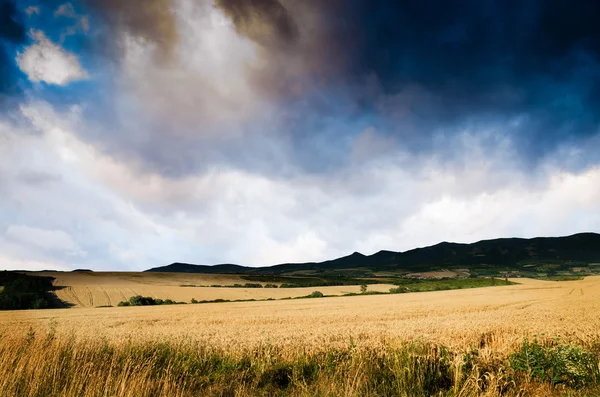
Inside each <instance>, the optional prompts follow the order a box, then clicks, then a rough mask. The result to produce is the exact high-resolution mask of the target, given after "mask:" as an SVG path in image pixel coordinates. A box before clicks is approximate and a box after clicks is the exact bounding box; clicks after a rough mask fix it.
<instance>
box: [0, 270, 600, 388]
mask: <svg viewBox="0 0 600 397" xmlns="http://www.w3.org/2000/svg"><path fill="white" fill-rule="evenodd" d="M516 281H518V282H521V283H522V284H520V285H513V286H503V287H490V288H478V289H468V290H454V291H439V292H428V293H414V294H400V295H374V296H355V297H340V298H323V299H306V300H290V301H263V302H239V303H220V304H203V305H177V306H155V307H124V308H102V309H99V308H95V309H92V308H82V309H63V310H39V311H21V312H2V313H0V334H2V335H3V336H2V338H1V339H0V368H1V370H0V379H9V378H5V377H9V375H11V374H19V379H22V380H21V381H19V382H21V383H19V382H16V381H8V380H4V381H0V390H16V391H14V393H12V394H9V395H17V396H20V395H23V396H24V395H57V396H58V395H65V396H76V395H77V396H88V395H89V396H100V395H119V396H120V395H132V396H138V395H140V396H143V395H165V396H167V395H169V396H171V395H173V396H175V395H181V396H187V395H240V396H245V395H263V394H264V395H274V394H275V395H276V394H278V393H279V392H281V393H283V391H281V390H279V389H277V390H275V391H273V390H271V389H269V388H268V387H267V388H266V389H265V388H263V386H261V385H263V383H264V382H263V381H264V379H263V378H264V377H265V376H267V375H265V373H266V374H269V373H271V372H269V371H278V369H277V368H279V367H280V366H282V365H283V366H284V367H285V368H288V370H289V373H287V372H286V373H287V375H286V376H287V377H288V378H289V379H288V378H286V379H288V380H289V381H290V382H291V383H290V385H292V386H289V388H287V386H286V388H284V389H285V390H284V389H282V390H284V391H285V393H284V394H285V395H306V396H309V395H324V396H325V395H331V396H337V395H348V396H354V395H356V396H359V395H407V396H409V395H410V396H412V395H429V394H427V390H429V391H430V394H436V395H438V392H435V393H433V391H432V390H433V389H427V388H426V386H422V389H419V390H424V391H422V393H421V394H419V393H417V392H416V391H414V390H413V392H410V391H406V390H409V388H410V384H411V382H416V383H415V384H418V385H421V384H424V383H423V382H425V381H426V379H425V378H426V377H427V376H430V375H431V374H433V375H431V376H434V375H435V376H434V378H435V377H436V376H438V375H439V376H442V378H443V379H442V378H440V379H441V380H439V379H438V378H435V379H438V381H439V382H442V383H443V382H450V383H448V385H450V386H448V387H449V389H448V388H447V389H444V390H445V391H444V393H446V394H439V395H453V396H470V395H489V396H496V395H523V396H524V395H540V396H541V395H580V394H578V392H576V391H575V392H573V391H572V390H571V391H569V390H567V389H565V390H562V391H561V390H560V388H559V389H557V388H556V387H551V386H550V385H549V384H546V383H543V384H537V383H535V382H531V381H530V380H529V378H527V379H525V380H523V381H522V382H521V381H520V382H521V383H515V382H516V381H515V379H518V378H515V376H516V375H515V374H512V375H511V374H510V373H509V372H507V371H508V369H507V368H506V367H505V363H506V360H507V357H509V356H510V355H511V354H513V353H514V352H515V351H516V350H518V349H519V346H521V344H522V343H523V338H524V337H526V336H529V337H530V338H532V337H533V335H538V336H537V337H538V338H539V339H540V340H543V341H546V342H547V343H555V338H556V337H560V338H561V339H560V340H561V341H565V342H566V341H568V342H569V343H574V344H576V345H578V346H583V347H585V348H587V349H590V351H594V352H595V351H597V347H598V341H600V318H599V317H598V316H597V313H598V312H599V310H600V277H589V278H586V279H585V280H582V281H568V282H549V281H537V280H527V279H519V280H516ZM167 287H168V286H167ZM320 289H321V288H320ZM32 330H33V331H35V334H36V337H35V338H33V337H31V331H32ZM28 333H30V337H27V336H26V335H27V334H28ZM47 335H52V338H50V339H52V342H51V345H48V347H47V348H43V344H44V343H47V342H46V341H47V340H48V339H49V338H48V337H47ZM24 340H25V341H26V342H25V343H24ZM27 340H29V341H28V342H27ZM73 341H77V342H73ZM165 341H167V342H168V344H169V346H170V347H169V348H168V351H169V354H170V355H169V356H168V359H167V358H164V357H162V356H160V354H163V353H160V354H159V353H157V352H162V351H163V350H161V349H163V347H160V346H163V345H164V342H165ZM415 341H417V344H419V346H422V347H421V350H419V351H418V352H416V353H415V352H414V351H412V350H410V349H411V348H410V346H411V344H413V343H415ZM442 345H443V346H445V347H446V348H448V349H450V350H449V353H444V352H445V351H444V350H443V349H441V350H440V347H439V346H442ZM19 349H21V350H19ZM107 349H108V350H107ZM140 349H141V350H140ZM144 349H146V350H144ZM157 349H158V350H157ZM407 349H408V350H407ZM473 349H476V350H477V360H478V361H477V363H476V364H477V365H476V366H475V367H469V368H468V370H467V369H465V368H467V367H465V363H464V361H465V357H466V356H465V352H469V351H472V350H473ZM102 351H110V352H112V353H111V354H109V355H108V356H102V354H101V352H102ZM140 352H141V353H140ZM144 352H145V353H144ZM194 352H196V353H194ZM197 352H202V354H201V355H200V356H201V357H199V358H198V357H197V356H198V354H199V353H198V354H197ZM411 352H412V353H411ZM194 354H195V355H194ZM594 354H596V353H594ZM188 356H190V357H192V356H193V357H196V358H197V360H200V361H199V362H202V363H206V362H209V361H210V360H213V361H214V360H217V361H214V362H213V361H210V362H211V363H213V364H214V365H213V364H211V365H213V366H209V367H206V366H205V364H202V365H201V364H194V365H192V364H189V363H188V364H186V363H187V361H186V360H188V359H187V358H185V360H184V359H183V358H181V357H188ZM338 356H339V357H342V358H340V359H339V360H338V361H335V360H334V361H335V362H334V363H333V364H331V366H328V365H329V364H327V362H329V361H327V360H330V359H331V357H334V358H335V357H338ZM161 357H162V358H161ZM210 357H212V358H210ZM67 358H68V360H67ZM65 360H67V361H68V362H70V363H71V364H69V365H68V366H66V367H65V366H64V365H63V364H61V363H62V362H67V361H65ZM161 360H162V361H161ZM165 360H166V361H165ZM178 360H179V361H178ZM181 360H184V362H181ZM336 360H337V359H336ZM448 360H449V361H448ZM86 363H87V364H86ZM165 363H166V364H165ZM302 363H304V364H302ZM374 363H375V364H374ZM377 363H379V364H377ZM423 363H429V364H426V367H423V368H424V369H423V368H421V369H420V370H418V371H417V370H415V371H416V372H414V373H413V372H411V370H410V368H413V367H414V368H420V367H418V366H419V365H422V364H423ZM440 363H446V364H447V365H446V364H443V365H444V367H443V368H442V369H440V368H438V367H436V366H437V365H441V364H440ZM423 365H425V364H423ZM157 366H159V367H157ZM286 366H287V367H286ZM305 366H308V367H311V368H313V369H314V368H316V369H315V370H313V372H311V373H313V375H311V377H310V379H309V378H304V377H303V376H304V375H302V376H300V375H299V374H300V373H302V374H303V373H304V372H302V371H304V370H303V369H302V368H305ZM157 368H158V369H157ZM199 368H203V369H199ZM290 368H291V369H290ZM432 368H433V369H432ZM436 368H437V369H436ZM288 370H286V371H288ZM2 371H4V372H2ZM156 371H159V372H158V373H157V372H156ZM182 371H183V372H182ZM186 371H188V372H186ZM190 371H191V372H190ZM194 371H196V372H194ZM198 371H200V372H198ZM202 371H204V372H202ZM298 371H300V372H298ZM381 371H383V372H381ZM419 371H421V372H419ZM423 371H425V372H423ZM427 371H430V372H431V371H433V372H431V374H430V375H427V374H429V372H427ZM465 371H466V372H465ZM53 374H54V375H53ZM381 374H384V375H385V377H388V376H389V379H388V378H385V379H388V380H389V382H392V383H390V384H388V383H385V382H384V383H382V384H380V385H377V384H376V382H377V379H379V378H378V376H384V375H381ZM436 374H437V375H436ZM52 376H54V377H55V378H56V377H61V376H62V377H67V378H69V377H71V378H72V382H68V383H64V382H63V383H60V382H59V381H58V380H56V379H58V378H56V379H54V378H52ZM269 376H270V375H269ZM447 377H449V378H452V379H454V380H452V381H448V380H447V379H446V378H447ZM23 379H24V380H23ZM53 379H54V380H53ZM290 379H291V380H290ZM419 379H421V380H419ZM427 379H428V378H427ZM444 379H445V380H444ZM380 381H381V380H380ZM2 382H4V383H2ZM78 382H79V383H78ZM198 382H200V383H198ZM261 382H263V383H261ZM374 382H375V383H374ZM381 382H383V381H381ZM386 382H387V381H386ZM394 382H396V383H394ZM419 382H421V383H419ZM511 382H512V383H511ZM84 383H85V384H88V385H90V386H89V387H87V388H82V387H83V386H81V385H83V384H84ZM267 383H268V382H267ZM34 384H35V385H40V386H39V387H40V389H39V390H41V392H40V391H36V390H37V389H35V390H34V389H33V386H32V385H34ZM391 384H393V385H395V386H393V387H392V386H389V385H391ZM19 385H21V386H19ZM43 385H54V386H52V387H54V388H53V389H52V392H50V391H48V390H46V391H45V392H44V390H45V389H43V387H42V386H43ZM77 385H79V386H77ZM227 385H233V386H232V388H228V386H227ZM386 385H388V386H389V387H391V389H390V388H387V387H388V386H386ZM19 387H21V388H23V390H25V392H21V391H20V390H21V389H18V388H19ZM27 387H29V388H27ZM48 387H50V386H48ZM61 387H63V389H60V388H61ZM78 387H79V388H78ZM269 387H270V386H269ZM394 387H396V389H394ZM419 387H421V386H419ZM57 390H58V391H57ZM191 390H195V392H191ZM386 390H387V391H386ZM390 390H392V391H390ZM393 390H396V392H393ZM594 390H595V391H598V390H597V389H594ZM199 391H201V392H199ZM401 391H402V392H401ZM36 393H37V394H36ZM53 393H54V394H53ZM78 393H79V394H78ZM103 393H104V394H103ZM148 393H150V394H148ZM194 393H195V394H194ZM573 393H574V394H573ZM588 395H596V394H594V392H588Z"/></svg>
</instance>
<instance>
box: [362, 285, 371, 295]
mask: <svg viewBox="0 0 600 397" xmlns="http://www.w3.org/2000/svg"><path fill="white" fill-rule="evenodd" d="M367 288H369V286H368V285H367V284H363V285H361V286H360V293H361V294H364V293H365V292H367Z"/></svg>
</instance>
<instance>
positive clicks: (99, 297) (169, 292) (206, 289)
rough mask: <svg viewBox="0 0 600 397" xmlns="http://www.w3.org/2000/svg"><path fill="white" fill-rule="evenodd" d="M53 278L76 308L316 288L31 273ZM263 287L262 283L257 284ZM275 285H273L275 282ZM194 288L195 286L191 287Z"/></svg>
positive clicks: (291, 293) (352, 289)
mask: <svg viewBox="0 0 600 397" xmlns="http://www.w3.org/2000/svg"><path fill="white" fill-rule="evenodd" d="M28 274H31V275H36V276H48V277H52V278H54V281H53V285H54V286H55V287H57V290H56V295H57V296H58V298H59V299H60V300H62V301H63V302H66V303H67V304H69V305H71V306H73V307H76V308H84V307H90V308H93V307H98V306H116V305H117V304H118V303H119V302H120V301H126V300H128V299H129V298H130V297H131V296H135V295H142V296H150V297H152V298H155V299H171V300H174V301H179V302H188V303H189V302H190V301H191V299H192V298H194V299H196V300H214V299H226V300H243V299H257V300H258V299H269V298H272V299H281V298H286V297H291V298H294V297H298V296H305V295H308V294H310V293H311V292H312V291H314V290H315V289H316V288H312V287H311V288H285V289H278V288H211V287H210V286H211V285H233V284H242V285H243V284H245V283H248V282H249V281H248V280H244V279H242V278H241V277H240V276H238V275H229V274H187V273H127V272H70V273H64V272H38V273H35V272H32V273H28ZM261 284H265V283H261ZM276 284H277V283H276ZM194 286H195V287H194ZM392 287H393V285H388V284H374V285H370V286H369V290H371V291H379V292H387V291H388V290H389V289H390V288H392ZM318 290H319V291H321V292H323V293H324V294H325V295H343V294H347V293H358V292H360V286H358V285H349V286H335V287H319V288H318Z"/></svg>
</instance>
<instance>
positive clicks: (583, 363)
mask: <svg viewBox="0 0 600 397" xmlns="http://www.w3.org/2000/svg"><path fill="white" fill-rule="evenodd" d="M509 362H510V366H511V367H512V368H513V369H514V370H515V371H516V372H517V373H521V374H524V375H525V376H526V377H528V378H530V379H532V380H538V381H541V382H546V381H549V382H550V383H551V384H552V385H556V384H566V385H568V386H570V387H575V388H579V387H582V386H584V385H588V384H592V383H595V382H597V381H598V379H599V378H600V373H599V371H600V370H599V369H598V356H597V355H594V354H592V353H590V352H588V351H586V350H585V349H583V348H582V347H580V346H575V345H570V344H567V345H557V346H554V347H549V346H543V345H541V344H540V343H538V341H537V339H534V340H533V342H531V343H530V342H529V341H528V340H527V339H525V341H524V342H523V345H522V346H521V348H520V350H518V351H516V352H515V353H513V354H511V355H510V357H509Z"/></svg>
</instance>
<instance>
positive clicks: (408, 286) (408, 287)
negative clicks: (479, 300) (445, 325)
mask: <svg viewBox="0 0 600 397" xmlns="http://www.w3.org/2000/svg"><path fill="white" fill-rule="evenodd" d="M394 284H395V285H397V286H398V287H396V288H392V289H390V293H393V294H397V293H405V292H427V291H445V290H454V289H465V288H482V287H494V286H502V285H515V284H517V283H515V282H512V281H509V280H508V279H498V278H494V277H490V278H460V279H454V278H445V279H439V280H415V279H398V280H396V281H394Z"/></svg>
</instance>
